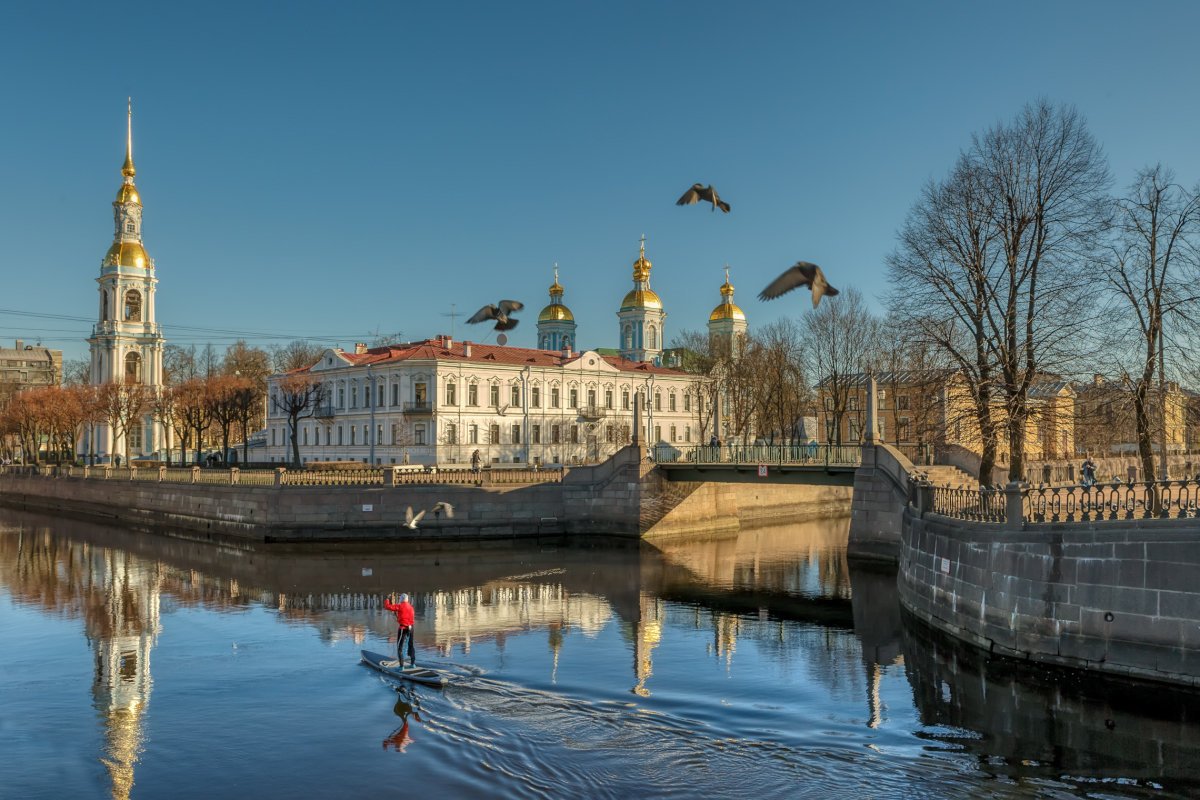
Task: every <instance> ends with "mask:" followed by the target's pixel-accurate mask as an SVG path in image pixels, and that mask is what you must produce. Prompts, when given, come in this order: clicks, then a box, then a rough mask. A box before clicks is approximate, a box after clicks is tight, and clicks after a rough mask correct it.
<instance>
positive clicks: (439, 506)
mask: <svg viewBox="0 0 1200 800" xmlns="http://www.w3.org/2000/svg"><path fill="white" fill-rule="evenodd" d="M443 512H444V513H445V514H446V519H454V506H452V505H450V504H449V503H447V502H446V501H444V500H439V501H438V502H436V503H434V504H433V515H434V516H435V517H438V518H441V516H442V513H443Z"/></svg>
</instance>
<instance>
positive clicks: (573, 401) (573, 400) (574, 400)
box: [567, 389, 579, 408]
mask: <svg viewBox="0 0 1200 800" xmlns="http://www.w3.org/2000/svg"><path fill="white" fill-rule="evenodd" d="M569 397H570V403H569V404H568V405H567V408H579V390H578V389H571V392H570V395H569Z"/></svg>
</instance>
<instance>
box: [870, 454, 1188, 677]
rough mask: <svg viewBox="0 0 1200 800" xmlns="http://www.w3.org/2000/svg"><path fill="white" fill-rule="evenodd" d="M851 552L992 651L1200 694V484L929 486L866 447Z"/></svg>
mask: <svg viewBox="0 0 1200 800" xmlns="http://www.w3.org/2000/svg"><path fill="white" fill-rule="evenodd" d="M865 450H866V452H864V456H863V466H862V468H860V470H859V472H858V473H857V475H856V482H855V496H854V504H853V506H854V511H853V518H852V520H851V532H850V552H851V554H853V555H858V556H867V557H875V558H884V559H886V558H893V559H896V560H897V561H898V564H899V569H898V572H897V584H898V590H899V596H900V602H901V605H902V606H903V607H904V609H905V610H906V611H907V612H908V613H909V614H911V615H913V616H915V617H916V618H918V619H919V620H921V621H922V622H924V623H926V624H927V625H929V626H931V627H933V628H935V629H938V630H941V631H943V632H945V633H947V634H950V635H952V636H954V637H956V638H958V639H960V640H962V641H965V642H968V643H970V644H972V645H975V646H977V647H979V648H982V649H983V650H986V651H987V652H989V653H994V654H999V655H1004V656H1009V657H1013V658H1018V659H1023V660H1029V661H1034V662H1038V663H1044V664H1053V665H1056V666H1064V667H1071V668H1080V669H1085V670H1089V671H1094V672H1097V673H1101V674H1106V675H1117V676H1123V677H1132V678H1137V679H1148V680H1154V681H1161V682H1167V683H1172V684H1179V685H1185V686H1189V687H1195V686H1197V685H1200V583H1197V581H1196V575H1197V574H1200V483H1197V482H1196V481H1163V482H1160V483H1153V484H1134V485H1130V484H1128V483H1124V484H1122V483H1117V482H1113V483H1110V484H1105V485H1103V486H1097V487H1090V488H1085V487H1080V486H1071V487H1045V486H1035V487H1030V486H1029V485H1028V484H1015V483H1014V484H1009V485H1008V486H1007V487H1005V488H1004V489H989V488H980V487H975V488H970V489H967V488H953V487H949V486H935V485H933V484H932V483H931V482H929V481H925V480H922V479H921V476H920V475H919V473H918V472H917V471H916V470H914V469H913V468H912V465H911V464H909V463H907V460H906V459H904V457H903V456H902V455H900V454H899V453H898V452H896V451H895V450H894V449H893V448H890V447H887V446H886V445H878V446H875V447H867V448H865Z"/></svg>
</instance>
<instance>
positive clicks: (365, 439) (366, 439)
mask: <svg viewBox="0 0 1200 800" xmlns="http://www.w3.org/2000/svg"><path fill="white" fill-rule="evenodd" d="M370 431H371V429H370V428H368V427H367V426H366V425H363V444H370V443H371V441H370V440H369V439H368V438H367V436H368V434H369V433H370Z"/></svg>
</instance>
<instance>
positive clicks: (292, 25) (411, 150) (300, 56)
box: [0, 0, 1200, 358]
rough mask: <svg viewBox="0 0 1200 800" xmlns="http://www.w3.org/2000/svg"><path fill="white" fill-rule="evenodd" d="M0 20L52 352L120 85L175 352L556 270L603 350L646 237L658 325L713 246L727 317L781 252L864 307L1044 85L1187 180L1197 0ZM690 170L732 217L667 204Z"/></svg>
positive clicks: (124, 9) (21, 229)
mask: <svg viewBox="0 0 1200 800" xmlns="http://www.w3.org/2000/svg"><path fill="white" fill-rule="evenodd" d="M3 29H4V32H3V34H2V35H0V66H2V67H3V71H4V74H5V76H6V77H5V80H4V82H3V89H0V97H2V98H3V107H4V115H3V119H4V124H3V125H2V126H0V152H2V153H3V154H4V155H3V157H2V158H3V164H4V166H3V170H2V174H3V178H4V191H2V192H0V220H2V223H0V224H2V227H3V231H4V234H5V235H4V240H5V243H6V244H5V246H4V248H3V255H2V256H0V258H2V260H3V264H4V267H3V281H2V282H0V298H2V299H0V308H2V309H5V310H4V311H0V342H4V343H5V344H9V343H8V341H7V340H9V339H13V338H16V337H22V338H24V339H25V340H26V341H38V340H40V341H42V342H44V343H46V344H47V345H49V346H52V347H61V348H62V349H63V350H64V351H66V353H65V354H66V357H68V358H71V357H79V356H83V355H84V354H86V348H87V345H86V343H85V342H84V341H83V340H84V339H85V338H86V336H87V335H88V334H89V331H90V324H91V323H92V322H94V321H95V318H96V312H97V289H96V284H95V278H96V277H97V276H98V275H99V264H100V259H101V257H102V256H103V255H104V253H105V251H106V250H107V248H108V246H109V244H110V243H111V240H112V208H111V202H112V200H113V197H114V195H115V193H116V190H117V187H118V185H119V183H120V177H121V176H120V167H121V161H122V159H123V156H124V136H125V98H126V96H127V95H132V96H133V108H134V158H135V161H136V164H137V169H138V175H137V184H138V188H139V190H140V192H141V195H142V200H143V203H144V204H145V223H144V231H143V232H144V237H145V243H146V248H147V250H148V252H149V253H150V255H151V256H152V257H154V259H155V261H156V263H157V274H158V278H159V287H158V308H157V310H158V321H159V322H160V323H162V324H163V326H164V329H165V333H166V336H167V338H168V340H169V341H172V342H176V343H182V344H191V343H200V344H202V343H203V342H205V341H210V340H211V341H212V342H213V343H214V344H217V345H220V346H224V345H226V344H228V343H229V342H230V341H231V340H232V339H233V338H236V335H237V333H238V332H248V333H252V334H254V335H250V336H247V337H246V338H248V339H250V340H251V341H253V342H255V343H258V344H267V343H270V342H271V341H280V340H283V339H288V338H293V337H301V336H304V337H313V338H315V339H316V340H317V341H319V342H320V343H322V344H330V345H338V344H340V345H342V346H346V347H349V346H351V345H352V344H353V342H354V341H355V340H365V339H369V338H370V337H371V335H372V333H371V332H372V331H377V332H380V333H392V332H396V331H401V332H403V334H404V337H405V338H407V339H418V338H424V337H427V336H432V335H435V334H437V333H439V332H446V333H449V332H450V326H451V320H450V319H449V318H448V317H444V316H442V315H443V314H444V313H446V312H449V311H450V310H451V304H452V303H453V304H456V307H457V311H458V312H460V313H461V312H467V313H469V312H471V311H473V310H474V309H475V308H478V307H479V306H480V305H482V304H483V303H485V302H494V301H496V300H498V299H500V298H502V297H507V298H513V299H518V300H522V301H523V302H525V303H526V304H527V306H528V308H527V309H526V311H525V313H524V315H523V317H522V323H521V326H520V327H519V328H517V330H516V331H514V332H513V336H512V337H511V343H512V344H516V345H521V346H532V345H533V343H534V334H535V322H536V317H537V312H538V310H539V309H540V308H541V307H542V306H543V305H545V304H546V302H548V298H547V295H546V288H547V287H548V286H549V284H550V282H551V279H552V269H553V265H554V263H555V262H558V264H559V267H560V276H561V281H562V283H563V285H564V286H565V287H566V296H565V298H564V301H565V302H566V303H567V305H568V306H570V307H571V309H572V310H573V311H574V313H575V317H576V320H577V321H578V323H579V343H580V345H582V346H585V347H614V346H616V344H617V322H616V316H615V312H616V310H617V307H618V305H619V303H620V300H621V298H622V297H623V296H624V294H625V292H626V291H628V290H629V288H631V264H632V262H633V260H634V259H635V258H636V257H637V247H638V239H639V237H640V236H641V235H642V234H643V233H644V234H645V235H646V237H647V248H646V250H647V256H648V257H649V258H650V259H651V261H653V263H654V270H653V273H652V275H651V285H652V287H653V288H654V289H655V290H656V291H657V292H658V293H659V295H660V296H661V297H662V298H663V301H664V304H665V306H666V310H667V312H668V318H667V331H668V339H669V338H670V337H671V336H672V335H674V334H676V333H678V332H679V331H680V330H681V329H684V328H690V329H702V328H703V327H704V324H705V322H706V321H707V318H708V313H709V312H710V311H711V310H712V308H713V307H714V306H715V305H716V304H717V303H718V301H719V300H720V296H719V294H718V287H719V285H720V284H721V282H722V280H723V273H722V269H723V267H724V265H725V264H726V263H728V264H729V265H730V266H731V268H732V278H733V283H734V285H735V286H736V287H737V295H736V298H735V299H736V301H737V302H738V304H739V305H741V306H742V308H743V309H745V311H746V313H747V315H748V317H749V320H750V324H751V326H752V327H753V326H755V325H761V324H763V323H766V322H769V321H772V320H774V319H777V318H779V317H780V316H782V315H795V316H799V315H802V314H803V313H806V309H807V308H808V297H807V294H805V295H803V296H802V295H800V294H795V295H789V296H787V297H785V298H784V299H782V300H776V301H773V302H771V303H760V302H759V301H758V300H757V299H755V295H756V294H757V293H758V291H759V290H760V289H761V288H762V287H763V286H765V285H766V284H767V283H768V282H769V281H770V280H771V279H772V278H773V277H775V275H776V274H777V273H779V272H780V271H782V270H783V269H784V268H786V267H788V266H790V265H791V264H792V263H793V262H794V261H796V260H797V259H806V260H810V261H815V262H817V263H819V264H821V265H822V266H823V267H824V268H825V271H826V273H827V275H828V276H829V279H830V282H831V283H833V284H834V285H835V286H837V287H839V288H840V287H845V286H851V285H853V286H857V287H859V288H860V289H861V290H862V291H863V292H864V293H865V294H866V295H867V296H868V297H871V298H878V297H879V296H881V295H882V294H883V292H884V291H886V289H887V285H886V280H885V277H884V270H883V262H884V258H885V257H886V255H887V253H888V252H889V251H890V250H891V249H892V248H893V246H894V241H895V232H896V230H897V229H898V228H899V226H900V225H901V223H902V222H903V220H904V216H905V214H906V212H907V210H908V208H909V207H910V205H911V204H912V202H913V200H914V199H915V197H916V196H917V193H918V191H919V189H920V187H921V185H922V184H923V183H924V182H925V181H927V180H928V179H929V178H931V177H936V176H940V175H942V174H944V173H945V171H946V170H947V169H948V168H949V167H950V165H951V164H952V163H953V160H954V158H955V156H956V154H957V153H958V151H959V150H960V149H961V148H962V147H964V146H965V145H966V144H967V143H968V142H969V139H970V135H971V134H972V133H973V132H977V131H981V130H983V129H984V128H986V127H987V126H989V125H991V124H993V123H995V122H996V121H999V120H1001V119H1009V118H1011V117H1012V116H1013V115H1014V114H1016V113H1017V112H1018V111H1019V109H1020V108H1021V106H1022V105H1023V104H1024V103H1026V102H1028V101H1030V100H1033V99H1036V98H1038V97H1041V96H1044V97H1047V98H1049V99H1051V100H1053V101H1056V102H1068V103H1073V104H1075V105H1076V106H1078V108H1079V109H1080V110H1081V111H1082V112H1083V113H1084V115H1085V116H1086V117H1087V119H1088V121H1089V124H1090V127H1091V130H1092V132H1093V133H1094V134H1095V135H1096V137H1097V138H1098V139H1099V140H1100V141H1101V142H1102V143H1103V145H1104V147H1105V150H1106V152H1107V153H1108V156H1109V158H1110V161H1111V165H1112V171H1113V176H1114V179H1115V183H1116V186H1118V187H1123V186H1126V185H1128V183H1129V182H1130V180H1131V179H1132V177H1133V175H1134V172H1135V171H1136V170H1137V169H1138V168H1139V167H1141V166H1143V165H1146V164H1151V163H1155V162H1160V161H1161V162H1163V163H1165V164H1167V165H1169V166H1171V167H1172V168H1174V169H1175V171H1176V173H1177V175H1178V177H1179V178H1180V179H1181V181H1183V182H1184V183H1186V184H1189V185H1190V184H1192V183H1194V182H1195V181H1196V180H1197V179H1198V178H1200V149H1198V145H1200V136H1198V135H1197V134H1198V133H1200V102H1198V100H1200V97H1198V95H1200V81H1198V78H1200V61H1198V60H1197V55H1196V36H1197V31H1200V3H1195V2H1155V3H1145V4H1139V3H1129V2H1096V0H1087V2H1003V3H963V2H931V3H917V2H911V3H896V2H879V3H837V4H835V3H826V4H816V3H798V2H787V3H754V4H751V3H728V2H726V3H719V4H718V3H699V2H687V3H684V2H672V3H667V2H661V3H654V2H637V3H617V2H607V3H575V2H555V3H536V4H535V3H515V2H514V3H495V2H491V3H423V4H415V3H377V4H367V3H333V2H324V3H302V2H291V3H270V4H268V3H245V2H239V3H232V4H222V3H218V2H205V3H191V4H182V3H146V4H140V3H132V2H123V3H119V4H115V5H114V4H111V3H106V4H105V3H78V4H63V3H45V4H33V3H29V4H21V5H19V6H13V7H9V8H8V9H7V11H6V12H5V14H4V22H3ZM695 181H701V182H703V183H712V184H714V185H715V186H716V187H717V188H718V189H719V191H720V192H721V195H722V197H723V198H725V199H726V200H728V201H729V202H730V203H731V204H732V206H733V212H732V213H731V214H728V215H722V214H720V213H719V212H717V213H716V214H714V213H712V212H710V211H709V210H708V209H707V208H704V207H702V206H691V207H686V208H679V207H676V206H675V205H674V201H675V200H676V198H678V197H679V195H680V194H681V193H682V192H683V190H684V189H686V188H687V187H688V186H690V185H691V184H692V183H693V182H695ZM12 310H18V311H24V312H35V313H38V314H47V315H55V316H48V317H33V316H18V315H14V314H12V313H10V312H11V311H12ZM56 317H67V319H61V318H56ZM200 328H207V329H212V332H209V331H204V330H197V329H200ZM454 333H455V334H456V336H457V338H460V339H461V338H470V339H472V340H475V341H490V340H492V337H493V336H494V334H493V333H492V331H491V330H490V327H485V326H470V327H468V326H466V325H464V324H463V321H462V319H461V318H459V319H458V321H457V323H456V324H455V330H454ZM268 335H269V336H272V337H276V338H274V339H272V338H267V337H268Z"/></svg>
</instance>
